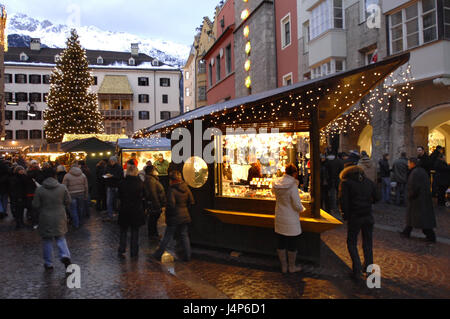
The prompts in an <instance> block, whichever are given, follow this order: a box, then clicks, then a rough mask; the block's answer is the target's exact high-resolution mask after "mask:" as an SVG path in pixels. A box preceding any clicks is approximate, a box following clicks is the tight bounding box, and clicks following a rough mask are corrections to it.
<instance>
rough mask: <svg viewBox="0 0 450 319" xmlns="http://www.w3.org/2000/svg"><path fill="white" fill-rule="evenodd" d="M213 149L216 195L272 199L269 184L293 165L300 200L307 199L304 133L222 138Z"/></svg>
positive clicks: (306, 135) (307, 146) (306, 140)
mask: <svg viewBox="0 0 450 319" xmlns="http://www.w3.org/2000/svg"><path fill="white" fill-rule="evenodd" d="M216 147H219V151H218V152H217V158H216V196H219V197H230V198H251V199H267V200H275V196H274V195H273V193H272V186H273V182H274V181H275V180H276V179H277V178H280V177H282V176H283V174H284V172H285V167H286V165H288V164H294V165H296V166H297V168H298V169H299V180H300V188H299V193H300V197H301V199H302V201H305V202H308V201H310V200H311V196H310V194H309V192H308V191H309V189H310V186H309V184H310V171H309V168H308V167H309V158H310V156H309V155H310V154H309V153H310V137H309V133H308V132H296V133H263V134H237V135H223V136H220V137H216Z"/></svg>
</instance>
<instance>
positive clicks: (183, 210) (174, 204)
mask: <svg viewBox="0 0 450 319" xmlns="http://www.w3.org/2000/svg"><path fill="white" fill-rule="evenodd" d="M169 178H170V187H169V191H168V193H167V210H166V224H167V228H166V232H165V234H164V238H163V240H162V241H161V244H160V246H159V248H158V249H157V250H156V252H155V253H154V254H153V257H154V258H156V259H158V260H161V257H162V255H163V254H164V251H165V250H166V248H167V245H168V244H169V243H170V242H171V241H172V239H173V237H174V235H175V233H176V232H177V231H179V232H180V236H181V242H182V245H183V248H184V253H185V256H184V258H183V259H184V260H185V261H189V260H190V259H191V244H190V240H189V224H190V223H191V216H190V214H189V207H190V206H192V205H194V196H193V195H192V192H191V190H190V189H189V187H188V186H187V185H186V183H185V182H184V181H183V180H182V177H181V173H180V172H179V171H176V170H174V171H171V172H170V175H169Z"/></svg>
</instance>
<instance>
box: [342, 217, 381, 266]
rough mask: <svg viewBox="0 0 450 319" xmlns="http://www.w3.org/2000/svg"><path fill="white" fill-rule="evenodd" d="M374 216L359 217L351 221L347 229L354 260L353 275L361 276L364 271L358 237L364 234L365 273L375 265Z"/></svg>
mask: <svg viewBox="0 0 450 319" xmlns="http://www.w3.org/2000/svg"><path fill="white" fill-rule="evenodd" d="M373 225H374V220H373V216H371V215H369V216H364V217H357V218H355V219H354V220H351V221H349V223H348V229H347V249H348V252H349V254H350V257H351V258H352V264H353V267H352V268H353V273H354V274H355V275H359V274H361V273H362V271H363V269H362V266H361V260H360V258H359V253H358V235H359V233H360V232H361V233H362V240H363V251H364V272H365V271H366V270H367V267H368V266H370V265H372V264H373V250H372V236H373Z"/></svg>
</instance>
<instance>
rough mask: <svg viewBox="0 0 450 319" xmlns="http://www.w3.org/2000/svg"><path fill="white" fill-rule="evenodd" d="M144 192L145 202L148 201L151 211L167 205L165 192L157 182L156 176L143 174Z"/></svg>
mask: <svg viewBox="0 0 450 319" xmlns="http://www.w3.org/2000/svg"><path fill="white" fill-rule="evenodd" d="M144 194H145V199H146V201H147V202H149V203H150V207H149V209H150V210H151V211H160V210H161V208H163V207H166V206H167V199H166V192H165V191H164V187H163V186H162V184H161V183H160V182H159V179H158V176H155V175H145V179H144Z"/></svg>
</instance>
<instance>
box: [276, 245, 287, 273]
mask: <svg viewBox="0 0 450 319" xmlns="http://www.w3.org/2000/svg"><path fill="white" fill-rule="evenodd" d="M277 252H278V258H279V259H280V263H281V272H282V273H283V274H285V273H287V271H288V265H287V256H286V250H285V249H283V250H281V249H278V250H277Z"/></svg>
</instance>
